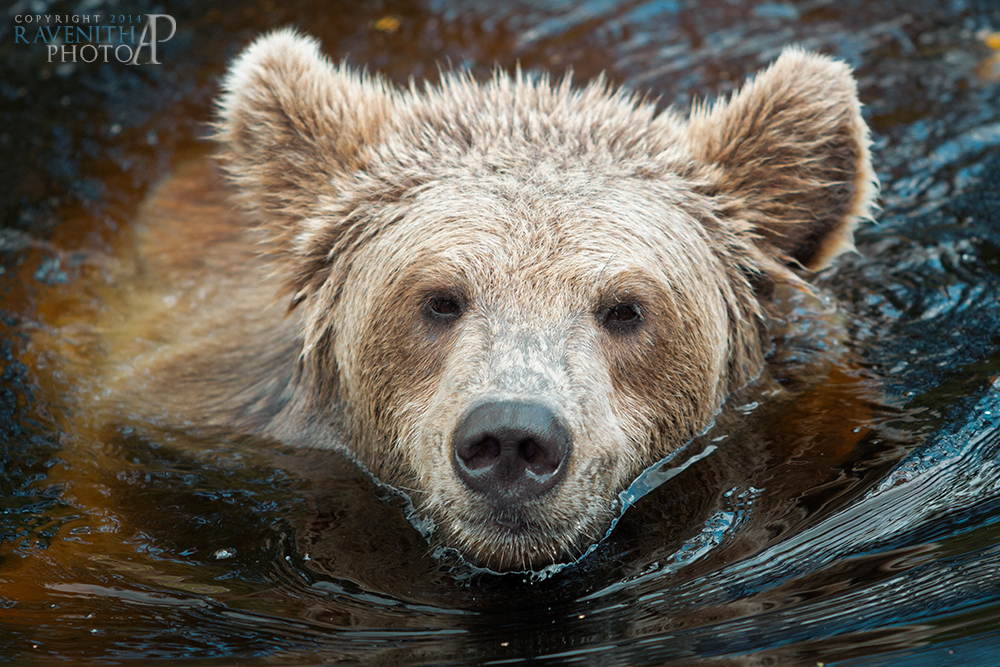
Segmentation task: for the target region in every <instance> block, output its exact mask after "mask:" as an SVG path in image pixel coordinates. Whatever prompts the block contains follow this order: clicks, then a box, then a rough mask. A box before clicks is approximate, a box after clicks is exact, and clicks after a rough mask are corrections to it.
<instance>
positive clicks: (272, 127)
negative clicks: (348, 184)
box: [215, 28, 397, 256]
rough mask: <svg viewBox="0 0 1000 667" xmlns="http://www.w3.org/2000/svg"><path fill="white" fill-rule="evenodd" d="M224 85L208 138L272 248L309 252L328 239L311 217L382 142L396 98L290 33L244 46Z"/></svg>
mask: <svg viewBox="0 0 1000 667" xmlns="http://www.w3.org/2000/svg"><path fill="white" fill-rule="evenodd" d="M222 87H223V95H222V96H221V98H220V99H219V103H218V106H219V119H218V121H217V122H216V129H217V132H216V136H215V138H216V140H217V141H218V142H219V143H220V145H221V149H222V150H221V155H220V158H221V160H222V163H223V166H224V167H225V170H226V173H227V174H228V176H229V177H230V179H231V180H232V181H233V182H234V183H235V185H236V186H237V188H238V192H239V197H240V199H241V202H242V203H243V205H244V206H245V207H246V208H247V209H249V210H250V211H251V213H253V214H254V215H255V217H256V219H257V220H256V221H257V222H258V223H259V224H260V226H261V227H262V228H263V229H264V230H266V231H267V233H268V235H269V236H270V238H271V239H272V240H274V241H277V250H278V251H279V252H284V253H288V254H291V255H293V256H306V255H308V254H309V252H310V251H311V249H312V247H313V246H315V245H317V244H315V243H313V241H314V238H313V237H315V236H316V235H317V234H318V233H321V231H323V230H326V231H325V232H324V233H330V232H329V230H328V229H327V227H328V226H324V225H321V224H320V223H319V221H317V220H316V219H315V217H316V216H317V212H319V211H322V209H323V207H324V205H325V204H328V203H329V201H330V200H331V199H332V198H335V197H336V196H337V195H338V194H339V192H338V186H342V185H343V183H344V182H345V181H346V180H347V178H348V177H349V176H350V175H352V174H353V173H355V172H356V171H357V170H359V169H360V168H362V167H363V166H364V160H365V159H366V157H365V156H366V154H367V152H368V151H369V150H370V149H371V148H372V147H374V146H377V145H378V144H379V142H380V141H381V140H382V138H383V135H384V134H385V131H386V126H387V125H388V122H389V119H390V118H391V117H392V114H393V110H394V108H395V105H396V102H397V95H396V93H395V92H394V90H393V89H391V88H390V87H389V86H388V85H387V84H386V83H385V82H384V81H383V80H381V79H380V78H378V77H372V76H368V75H365V74H359V73H357V72H354V71H353V70H351V69H350V68H348V67H346V66H340V67H337V66H334V65H332V64H331V63H330V61H329V60H327V58H326V57H324V56H323V55H322V54H321V53H320V50H319V44H318V43H317V41H316V40H315V39H312V38H310V37H305V36H303V35H301V34H299V33H297V32H296V31H295V30H293V29H288V28H285V29H281V30H276V31H274V32H272V33H269V34H266V35H264V36H262V37H260V38H259V39H257V40H256V41H255V42H254V43H253V44H251V45H250V46H248V47H247V48H246V49H245V50H244V51H243V53H242V54H240V56H239V57H238V58H237V59H236V60H235V61H234V62H233V64H232V66H231V67H230V69H229V72H228V73H227V74H226V77H225V78H224V79H223V84H222Z"/></svg>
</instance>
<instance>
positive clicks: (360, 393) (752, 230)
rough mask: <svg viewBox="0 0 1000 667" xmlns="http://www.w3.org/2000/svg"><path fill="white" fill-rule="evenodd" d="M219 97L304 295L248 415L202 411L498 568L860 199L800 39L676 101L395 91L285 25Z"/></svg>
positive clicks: (827, 64)
mask: <svg viewBox="0 0 1000 667" xmlns="http://www.w3.org/2000/svg"><path fill="white" fill-rule="evenodd" d="M224 89H225V92H224V94H223V96H222V97H221V99H220V104H219V106H220V119H219V121H218V124H217V126H218V135H217V138H218V141H219V142H220V145H221V147H222V152H221V160H222V163H223V165H224V167H225V170H226V173H227V174H228V176H229V179H230V181H231V182H232V183H233V185H234V186H235V190H236V197H237V199H238V200H239V202H240V204H241V205H242V209H243V210H244V211H245V215H244V216H243V219H242V221H241V222H242V223H245V224H246V225H247V227H248V236H247V238H248V241H247V243H250V241H249V238H250V237H251V236H252V234H257V233H262V234H263V235H264V236H265V237H266V241H265V245H264V247H265V248H266V254H267V255H268V257H269V259H268V265H267V267H266V268H263V269H261V270H263V271H267V272H270V274H271V275H275V276H278V277H279V279H280V281H281V283H282V285H283V289H284V290H285V293H286V294H287V298H288V300H289V307H290V309H291V310H292V311H294V313H293V315H291V316H289V317H286V318H285V319H284V320H282V321H281V324H280V325H278V324H276V325H275V326H276V327H280V328H281V329H282V331H288V332H289V333H287V335H285V334H283V336H284V338H281V341H282V342H281V345H280V346H278V345H276V346H275V347H280V348H281V349H282V350H285V349H287V353H284V352H281V353H272V356H274V359H273V360H272V361H270V362H269V363H268V364H260V365H259V370H258V371H256V372H257V373H258V374H276V373H275V371H274V366H275V365H282V366H283V369H282V370H281V372H280V373H277V374H276V375H278V376H280V378H281V379H280V380H277V379H275V378H263V377H261V378H246V379H245V387H257V386H259V387H264V386H267V387H269V389H268V390H267V391H266V392H265V391H263V390H261V391H259V392H258V393H257V395H255V396H252V397H250V398H247V397H246V396H245V394H247V392H248V391H249V393H254V390H252V389H251V390H247V389H246V388H245V387H242V388H239V389H238V390H237V389H233V390H232V391H233V392H234V393H240V394H241V396H242V398H241V399H240V404H241V405H247V404H250V403H253V404H254V405H255V406H258V407H257V408H255V409H256V410H257V411H258V417H256V418H254V419H249V420H247V419H243V417H242V416H238V415H237V414H236V413H237V410H236V409H235V408H233V407H232V406H233V404H232V403H227V401H226V399H225V398H218V396H219V395H220V394H221V393H224V392H221V391H220V390H216V391H215V392H214V394H213V396H215V397H216V400H214V401H213V405H215V406H216V407H215V408H213V409H214V412H215V414H213V415H211V417H210V419H209V420H210V421H213V422H215V423H226V421H227V411H228V412H229V413H231V415H229V417H230V418H229V421H230V422H231V423H233V424H234V425H236V424H242V423H245V424H247V425H249V426H247V428H248V429H249V430H253V431H256V432H259V433H263V434H267V435H270V436H274V437H277V438H279V439H281V440H283V441H286V442H289V443H292V444H301V445H306V446H317V447H337V448H341V449H344V450H346V451H348V452H349V453H351V454H352V455H353V456H354V457H356V459H357V460H358V461H359V462H360V463H361V464H363V465H364V466H365V467H366V468H368V469H369V470H370V471H371V472H372V473H373V474H374V475H376V476H377V477H378V478H380V479H382V480H383V481H385V482H387V483H389V484H391V485H394V486H396V487H398V488H400V489H405V490H407V491H408V492H409V493H411V495H412V497H413V500H414V501H415V503H416V505H417V507H418V508H419V509H420V511H422V512H423V513H425V514H427V515H428V516H429V517H430V518H432V519H433V521H434V522H435V524H436V526H437V532H438V534H439V535H440V537H441V539H442V540H443V541H444V542H445V543H447V544H449V545H452V546H455V547H457V548H459V549H460V550H462V551H463V552H464V553H466V554H467V555H469V556H470V557H471V558H472V559H474V560H475V561H476V562H479V563H480V564H483V565H485V566H488V567H491V568H495V569H501V570H502V569H513V568H524V569H527V568H531V567H537V566H540V565H544V564H547V563H551V562H554V561H557V560H560V559H564V558H567V557H573V556H576V555H579V554H580V553H582V552H583V551H584V550H585V548H586V547H587V546H588V545H589V544H591V543H593V542H594V541H596V540H597V539H598V538H599V536H600V535H601V534H603V531H604V530H605V529H606V528H607V525H608V524H609V522H610V520H611V518H612V517H613V516H614V515H615V513H616V511H617V505H616V500H617V494H618V493H619V492H620V491H621V490H623V489H624V488H625V487H626V486H627V485H628V484H629V483H630V482H631V480H632V479H634V477H635V476H636V475H637V474H638V473H639V472H640V471H641V470H642V469H643V468H645V467H647V466H649V465H651V464H652V463H654V462H656V461H657V460H658V459H660V458H662V457H663V456H665V455H667V454H669V453H670V452H672V451H675V450H676V449H677V448H679V447H681V446H682V445H683V444H684V443H685V442H686V441H687V440H689V439H690V438H691V437H693V436H694V435H695V434H696V433H698V432H699V431H700V430H702V429H703V428H704V427H706V426H707V425H708V424H709V423H710V422H711V420H712V418H713V416H714V414H715V413H716V412H717V410H718V409H719V407H720V406H721V404H722V402H723V401H724V400H725V398H726V396H727V395H729V394H730V393H731V392H732V391H734V390H735V389H738V388H739V387H741V386H743V385H745V384H746V383H747V382H749V381H750V380H751V379H753V377H755V376H756V375H757V374H758V373H759V372H760V370H761V368H762V366H763V364H764V350H765V347H766V345H767V311H768V298H769V295H770V291H771V287H773V285H774V284H775V283H776V282H788V283H793V284H796V285H800V286H802V283H801V279H800V278H799V277H798V276H797V275H796V274H795V273H793V272H792V271H791V270H790V268H795V267H799V268H802V267H804V268H808V269H815V268H818V267H821V266H823V265H824V264H825V263H826V262H828V261H829V260H830V259H831V258H832V257H834V256H835V255H836V254H838V253H839V252H841V251H843V250H845V249H849V248H851V247H852V243H851V239H852V230H853V228H854V226H855V224H856V223H857V221H858V220H859V219H860V218H863V217H866V216H867V215H868V212H869V208H870V206H871V202H872V198H873V196H874V192H875V190H876V183H875V178H874V175H873V173H872V170H871V166H870V157H869V153H868V143H869V141H868V131H867V128H866V126H865V124H864V122H863V121H862V119H861V116H860V111H859V107H860V105H859V103H858V100H857V93H856V89H855V84H854V81H853V79H852V78H851V76H850V73H849V71H848V69H847V67H846V66H844V65H843V64H840V63H837V62H835V61H833V60H830V59H828V58H824V57H821V56H817V55H811V54H807V53H804V52H802V51H799V50H796V49H789V50H786V51H785V52H784V53H783V54H782V56H781V57H780V58H779V59H778V60H777V61H776V62H775V63H774V64H773V65H772V66H771V67H770V68H769V69H768V70H766V71H765V72H763V73H761V74H760V75H758V76H757V77H756V78H755V79H754V80H753V81H752V82H750V83H749V84H747V85H746V86H745V87H744V88H743V89H742V90H740V91H739V92H737V93H736V94H734V95H733V96H732V98H731V99H729V100H725V101H721V102H719V103H717V104H715V105H714V106H711V107H707V106H699V107H696V108H695V109H694V110H693V111H692V112H691V114H690V116H689V117H686V118H685V117H681V116H679V115H678V114H676V113H674V112H673V111H666V112H663V113H660V114H656V113H655V109H654V106H653V105H652V104H650V103H647V102H644V101H641V100H638V99H636V98H634V97H630V96H628V95H626V94H624V93H622V92H613V91H611V90H609V89H608V87H607V86H606V85H605V84H604V83H603V82H601V81H598V82H596V83H593V84H591V85H590V86H588V87H587V88H585V89H582V90H576V89H573V88H572V87H571V86H570V84H569V82H568V81H563V82H562V83H559V84H550V83H549V82H548V81H547V80H546V79H540V80H530V79H529V78H528V77H526V76H524V75H523V74H521V73H517V74H515V75H514V76H512V77H508V76H505V75H502V74H497V75H496V76H495V77H494V79H493V80H492V81H490V82H487V83H483V84H480V83H477V82H475V81H473V80H472V79H471V78H469V77H467V76H464V75H461V74H447V75H444V76H443V79H442V81H441V83H440V84H439V85H438V86H433V87H432V86H428V87H425V88H424V89H422V90H420V89H417V88H416V87H413V86H411V87H410V88H409V89H408V90H397V89H394V88H392V87H391V86H389V85H388V84H387V83H385V82H384V81H382V80H380V79H379V78H377V77H371V76H366V75H362V74H358V73H356V72H354V71H352V70H350V69H349V68H347V67H343V66H342V67H335V66H333V65H331V64H330V63H329V62H328V61H327V60H326V59H325V58H323V56H321V55H320V53H319V49H318V45H317V44H316V42H314V41H313V40H311V39H309V38H306V37H302V36H300V35H297V34H296V33H294V32H292V31H288V30H282V31H278V32H275V33H272V34H270V35H267V36H265V37H263V38H261V39H259V40H258V41H257V42H255V43H254V44H253V45H251V46H250V47H249V48H248V49H247V50H246V51H245V52H244V53H243V54H242V55H241V56H240V57H239V58H238V59H237V60H236V61H235V63H234V64H233V66H232V68H231V70H230V72H229V74H228V76H227V78H226V80H225V82H224ZM251 232H252V234H251ZM226 270H227V272H229V273H238V272H241V271H243V272H246V273H247V275H248V280H253V278H252V276H253V271H254V270H255V269H253V267H246V266H241V265H239V264H237V263H235V262H233V264H232V266H230V267H229V268H227V269H226ZM803 288H804V286H803ZM230 340H231V341H232V344H233V345H247V346H252V345H253V344H254V343H252V342H241V341H238V340H237V339H236V337H235V336H234V337H233V338H231V339H230ZM290 341H291V342H290ZM257 344H258V345H263V344H264V343H257ZM195 354H197V352H195ZM190 358H191V352H190V351H188V352H186V354H185V357H184V359H187V360H190ZM181 363H184V362H183V361H178V364H181ZM161 370H162V369H161ZM162 372H163V374H164V375H166V376H170V375H171V371H170V370H169V369H166V370H162ZM184 372H185V373H187V374H188V375H190V374H191V371H190V370H189V369H188V370H185V371H184ZM230 375H232V374H230ZM206 381H207V382H208V383H209V384H210V383H211V378H206ZM277 384H280V385H281V386H280V387H277V389H275V386H276V385H277ZM199 405H201V406H202V409H204V408H203V405H204V401H200V402H199ZM244 413H245V410H244V411H243V412H241V413H240V414H241V415H243V414H244ZM241 420H242V421H241Z"/></svg>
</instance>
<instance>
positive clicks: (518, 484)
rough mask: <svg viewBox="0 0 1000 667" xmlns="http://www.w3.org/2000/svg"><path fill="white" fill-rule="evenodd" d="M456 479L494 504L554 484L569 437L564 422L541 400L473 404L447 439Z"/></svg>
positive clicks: (513, 500)
mask: <svg viewBox="0 0 1000 667" xmlns="http://www.w3.org/2000/svg"><path fill="white" fill-rule="evenodd" d="M452 450H453V456H452V464H453V466H454V468H455V472H456V474H457V475H458V478H459V479H461V480H462V482H463V483H464V484H465V485H466V486H467V487H468V488H469V489H471V490H472V491H474V492H476V493H480V494H482V495H484V496H486V497H487V499H488V500H489V501H490V502H491V503H492V504H493V505H494V506H495V507H498V508H503V507H510V506H515V505H518V504H520V503H521V502H524V501H527V500H531V499H532V498H536V497H538V496H541V495H542V494H544V493H546V492H548V491H549V490H551V489H552V488H554V487H555V486H556V485H557V484H559V482H560V480H561V479H562V478H563V476H564V475H565V473H566V468H568V467H569V459H570V455H571V454H572V451H573V441H572V437H571V435H570V430H569V426H568V425H567V424H566V421H565V420H564V419H562V418H561V417H560V416H559V415H558V414H556V413H555V412H554V411H553V410H552V409H551V408H549V407H548V406H545V405H543V404H541V403H528V402H518V401H507V400H491V401H487V402H485V403H480V404H479V405H476V406H474V407H472V408H471V409H470V410H469V411H468V412H466V414H465V415H464V416H463V417H462V418H461V420H460V421H459V423H458V427H457V428H456V429H455V434H454V436H453V438H452Z"/></svg>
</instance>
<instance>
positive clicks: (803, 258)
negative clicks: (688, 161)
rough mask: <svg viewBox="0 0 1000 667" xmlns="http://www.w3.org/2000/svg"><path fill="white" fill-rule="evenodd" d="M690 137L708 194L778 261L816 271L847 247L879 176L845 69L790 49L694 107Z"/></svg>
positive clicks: (865, 214) (829, 60)
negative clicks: (726, 92)
mask: <svg viewBox="0 0 1000 667" xmlns="http://www.w3.org/2000/svg"><path fill="white" fill-rule="evenodd" d="M688 132H689V134H688V136H689V140H690V148H691V151H692V156H693V158H694V161H695V163H696V165H698V167H699V168H700V169H701V170H702V171H703V173H705V174H707V180H708V182H709V183H710V188H709V189H710V191H711V194H714V195H720V196H721V197H723V198H724V199H726V200H727V202H728V203H727V205H726V208H727V209H729V210H728V211H727V214H732V215H734V216H739V217H742V218H743V219H744V220H745V221H746V222H749V223H750V224H751V225H752V226H753V228H754V232H755V233H756V235H757V236H758V239H759V241H760V242H761V245H762V246H764V249H765V251H768V252H769V253H770V254H773V255H775V256H776V257H775V258H776V259H779V260H782V261H785V262H788V263H790V264H793V265H794V264H799V265H802V266H805V267H806V268H809V269H819V268H822V267H823V266H825V265H826V264H828V263H829V262H830V260H832V259H833V258H834V257H836V256H837V255H838V254H840V253H841V252H844V251H846V250H853V249H854V235H853V233H854V228H855V226H856V225H857V222H858V221H859V220H860V219H862V218H870V212H871V209H872V207H873V206H874V203H873V201H874V198H875V195H876V193H877V191H878V180H877V179H876V177H875V173H874V172H873V171H872V166H871V155H870V153H869V150H868V147H869V145H870V143H871V142H870V139H869V132H868V127H867V125H865V122H864V120H863V119H862V118H861V104H860V102H859V100H858V94H857V86H856V84H855V81H854V78H853V76H852V75H851V71H850V69H849V68H848V66H847V65H846V64H844V63H842V62H839V61H836V60H833V59H832V58H828V57H825V56H821V55H818V54H813V53H807V52H805V51H803V50H801V49H799V48H795V47H792V48H787V49H785V50H784V51H783V52H782V54H781V56H780V57H779V58H778V59H777V60H776V61H775V62H774V63H773V64H772V65H771V66H770V67H768V68H767V69H766V70H764V71H763V72H761V73H759V74H758V75H757V76H756V77H755V78H754V79H753V80H751V81H749V82H748V83H746V84H745V85H744V86H743V87H742V88H741V89H740V90H739V91H737V92H736V93H734V94H733V95H732V97H730V98H729V99H728V100H720V101H718V102H716V103H715V104H714V105H712V106H711V107H698V108H695V109H694V111H692V113H691V117H690V119H689V123H688Z"/></svg>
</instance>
